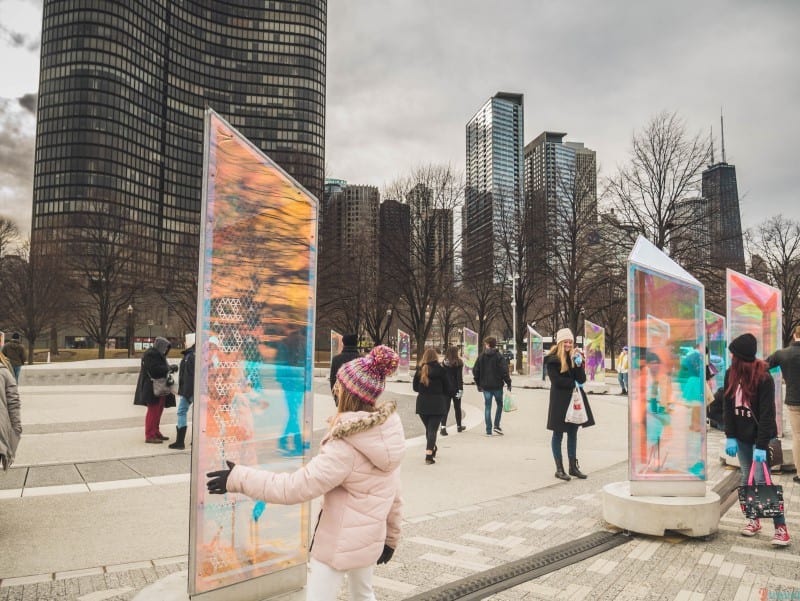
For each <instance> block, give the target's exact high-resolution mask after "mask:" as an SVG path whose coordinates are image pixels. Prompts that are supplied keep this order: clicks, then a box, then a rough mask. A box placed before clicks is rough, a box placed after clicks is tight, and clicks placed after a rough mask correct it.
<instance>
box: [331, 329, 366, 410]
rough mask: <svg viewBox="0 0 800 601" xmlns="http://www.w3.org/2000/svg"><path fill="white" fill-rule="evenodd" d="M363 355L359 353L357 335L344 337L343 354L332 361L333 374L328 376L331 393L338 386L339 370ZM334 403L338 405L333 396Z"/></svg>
mask: <svg viewBox="0 0 800 601" xmlns="http://www.w3.org/2000/svg"><path fill="white" fill-rule="evenodd" d="M360 356H361V353H359V352H358V336H357V335H356V334H345V335H344V336H342V352H341V353H339V354H338V355H335V356H334V357H333V358H332V359H331V373H330V374H329V375H328V380H329V381H330V384H331V392H333V387H334V385H335V384H336V374H337V373H338V371H339V368H340V367H342V365H344V364H345V363H347V362H348V361H352V360H353V359H358V358H359V357H360ZM333 402H334V403H336V402H337V400H336V395H335V394H334V395H333Z"/></svg>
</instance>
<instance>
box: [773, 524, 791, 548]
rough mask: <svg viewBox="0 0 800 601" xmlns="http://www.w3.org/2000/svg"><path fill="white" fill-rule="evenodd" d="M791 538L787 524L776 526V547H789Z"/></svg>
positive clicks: (774, 541) (774, 542)
mask: <svg viewBox="0 0 800 601" xmlns="http://www.w3.org/2000/svg"><path fill="white" fill-rule="evenodd" d="M790 540H791V539H790V538H789V531H788V530H787V529H786V525H785V524H781V525H780V526H775V536H774V537H773V538H772V544H773V545H775V546H776V547H788V546H789V541H790Z"/></svg>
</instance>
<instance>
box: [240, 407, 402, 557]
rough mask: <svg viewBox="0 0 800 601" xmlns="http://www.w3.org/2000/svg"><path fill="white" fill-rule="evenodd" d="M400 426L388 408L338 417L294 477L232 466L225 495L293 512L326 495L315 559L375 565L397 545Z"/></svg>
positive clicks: (315, 541)
mask: <svg viewBox="0 0 800 601" xmlns="http://www.w3.org/2000/svg"><path fill="white" fill-rule="evenodd" d="M405 448H406V446H405V435H404V433H403V424H402V423H401V421H400V417H399V416H398V415H397V413H396V405H395V403H394V402H393V401H388V402H386V403H384V404H382V405H380V406H379V407H378V408H377V410H376V411H374V412H367V411H353V412H346V413H341V414H339V417H338V420H337V421H336V422H335V424H334V425H333V427H332V428H331V430H330V431H329V432H328V433H327V434H326V435H325V438H323V439H322V443H321V445H320V450H319V454H317V456H316V457H314V458H313V459H312V460H311V461H309V462H308V464H306V465H305V466H304V467H302V468H300V469H299V470H297V471H295V472H292V473H275V472H270V471H266V470H260V469H254V468H250V467H244V466H241V465H236V466H234V468H233V470H232V471H231V473H230V475H229V476H228V481H227V489H228V492H239V493H244V494H246V495H247V496H249V497H251V498H254V499H260V500H262V501H266V502H267V503H279V504H281V505H292V504H295V503H302V502H305V501H309V500H311V499H313V498H315V497H318V496H320V495H325V496H324V499H323V501H322V511H321V512H320V517H319V521H318V523H317V528H316V531H315V533H314V539H313V540H312V543H311V556H312V557H313V558H314V559H316V560H317V561H321V562H322V563H324V564H326V565H328V566H330V567H332V568H334V569H336V570H351V569H355V568H365V567H367V566H370V565H373V564H374V563H375V562H376V561H377V560H378V558H379V557H380V555H381V553H382V552H383V546H384V544H386V545H388V546H390V547H392V548H393V549H394V548H396V547H397V544H398V542H399V540H400V519H401V513H400V509H401V505H402V500H401V498H400V470H399V469H398V468H399V466H400V463H401V462H402V460H403V456H404V455H405Z"/></svg>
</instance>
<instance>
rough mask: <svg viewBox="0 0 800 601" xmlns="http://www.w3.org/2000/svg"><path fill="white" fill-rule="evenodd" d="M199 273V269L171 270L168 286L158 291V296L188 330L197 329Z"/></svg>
mask: <svg viewBox="0 0 800 601" xmlns="http://www.w3.org/2000/svg"><path fill="white" fill-rule="evenodd" d="M197 274H198V270H197V269H190V270H180V271H178V270H174V271H169V274H168V279H167V283H166V286H165V287H164V288H162V289H160V290H159V291H158V297H159V298H160V299H161V301H162V302H163V303H164V304H165V305H166V306H167V308H168V309H169V311H170V312H171V313H173V314H175V315H177V316H178V319H180V320H181V323H182V324H183V325H184V326H185V327H186V330H187V331H188V332H194V331H195V330H196V329H197Z"/></svg>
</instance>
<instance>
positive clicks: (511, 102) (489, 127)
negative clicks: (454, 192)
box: [462, 92, 524, 281]
mask: <svg viewBox="0 0 800 601" xmlns="http://www.w3.org/2000/svg"><path fill="white" fill-rule="evenodd" d="M522 100H523V97H522V94H509V93H506V92H498V93H497V94H495V95H494V96H493V97H492V98H490V99H489V100H487V101H486V103H485V104H484V105H483V106H482V107H481V109H480V110H479V111H478V112H477V113H476V114H475V116H474V117H472V119H470V120H469V122H468V123H467V128H466V134H467V182H466V184H467V185H466V193H465V200H464V211H463V223H462V227H463V237H464V242H463V246H462V249H463V255H462V262H463V270H464V276H465V277H467V278H469V277H475V276H486V275H491V276H492V277H493V278H494V279H495V280H496V281H497V280H502V279H504V277H505V276H504V274H503V272H504V265H505V263H506V261H507V257H504V254H505V253H507V252H508V250H507V249H509V245H508V244H507V243H506V244H504V240H508V239H509V238H513V237H514V236H515V235H516V231H517V230H516V228H517V224H518V223H519V219H520V215H521V210H522V200H523V159H522V146H523V133H524V131H523V106H522ZM512 248H513V245H512Z"/></svg>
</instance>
